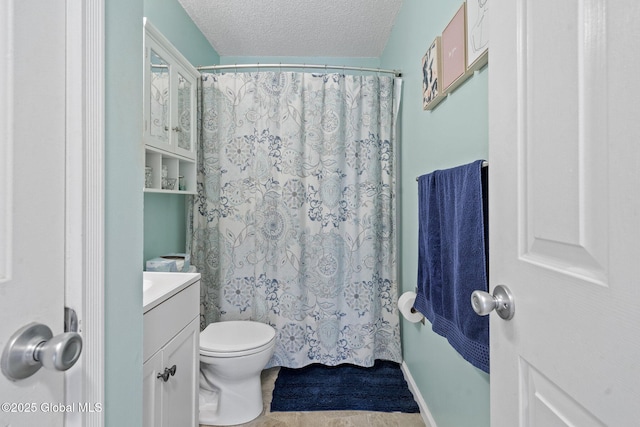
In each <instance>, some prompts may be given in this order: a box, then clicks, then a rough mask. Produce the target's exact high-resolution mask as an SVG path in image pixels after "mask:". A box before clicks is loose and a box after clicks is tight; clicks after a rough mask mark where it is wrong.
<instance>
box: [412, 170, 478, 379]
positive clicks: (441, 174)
mask: <svg viewBox="0 0 640 427" xmlns="http://www.w3.org/2000/svg"><path fill="white" fill-rule="evenodd" d="M418 191H419V194H418V211H419V218H418V222H419V224H418V225H419V227H418V287H417V297H416V301H415V303H414V308H415V309H416V310H418V311H420V312H421V313H422V314H424V316H425V317H426V318H427V319H429V321H430V322H431V324H432V328H433V331H434V332H436V333H438V334H440V335H442V336H444V337H445V338H447V340H448V341H449V343H450V344H451V345H452V346H453V348H455V349H456V350H457V351H458V352H459V353H460V354H461V355H462V357H464V358H465V359H466V360H468V361H469V362H470V363H471V364H472V365H474V366H475V367H477V368H479V369H482V370H483V371H485V372H489V318H488V316H478V315H477V314H476V313H475V312H474V311H473V308H472V307H471V293H472V292H473V291H475V290H477V289H479V290H483V291H486V290H487V288H488V284H487V268H488V267H487V256H486V245H485V242H486V235H485V232H486V228H485V218H484V217H485V216H486V210H485V207H486V203H485V202H483V198H484V197H486V192H483V176H482V160H478V161H475V162H473V163H470V164H468V165H463V166H458V167H456V168H452V169H446V170H439V171H435V172H433V173H430V174H427V175H423V176H421V177H419V178H418Z"/></svg>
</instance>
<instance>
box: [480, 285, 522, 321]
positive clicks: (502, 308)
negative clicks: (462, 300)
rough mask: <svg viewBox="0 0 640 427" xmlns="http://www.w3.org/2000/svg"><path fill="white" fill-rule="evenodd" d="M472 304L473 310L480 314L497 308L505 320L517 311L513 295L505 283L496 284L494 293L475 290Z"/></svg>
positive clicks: (484, 314) (482, 314)
mask: <svg viewBox="0 0 640 427" xmlns="http://www.w3.org/2000/svg"><path fill="white" fill-rule="evenodd" d="M471 305H472V306H473V311H475V312H476V313H478V314H479V315H480V316H486V315H487V314H489V313H491V312H492V311H493V310H495V311H496V313H498V316H500V317H501V318H503V319H504V320H511V319H512V318H513V315H514V313H515V311H516V308H515V303H514V301H513V295H512V294H511V291H509V288H507V287H506V286H504V285H498V286H496V287H495V288H494V289H493V295H491V294H490V293H488V292H484V291H473V293H472V294H471Z"/></svg>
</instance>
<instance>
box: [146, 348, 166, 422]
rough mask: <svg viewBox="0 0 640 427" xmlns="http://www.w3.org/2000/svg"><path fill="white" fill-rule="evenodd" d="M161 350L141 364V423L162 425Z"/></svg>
mask: <svg viewBox="0 0 640 427" xmlns="http://www.w3.org/2000/svg"><path fill="white" fill-rule="evenodd" d="M162 371H163V366H162V352H161V351H159V352H158V353H156V354H155V356H153V357H152V358H150V359H149V360H147V361H146V362H145V363H144V365H142V396H143V405H142V425H143V426H144V427H158V426H161V425H162V379H159V378H158V374H159V373H162Z"/></svg>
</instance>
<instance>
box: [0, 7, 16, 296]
mask: <svg viewBox="0 0 640 427" xmlns="http://www.w3.org/2000/svg"><path fill="white" fill-rule="evenodd" d="M12 7H13V3H12V2H9V1H6V2H2V3H1V4H0V29H1V30H0V57H2V58H6V60H5V61H2V63H1V64H0V284H2V283H3V282H6V281H9V280H11V259H12V257H11V253H12V246H13V128H12V123H13V109H12V108H11V104H12V102H13V54H12V52H11V50H12V45H13V41H12V40H11V37H12V34H13V13H12V11H11V8H12Z"/></svg>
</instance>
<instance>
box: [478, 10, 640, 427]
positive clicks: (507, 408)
mask: <svg viewBox="0 0 640 427" xmlns="http://www.w3.org/2000/svg"><path fill="white" fill-rule="evenodd" d="M491 14H492V16H491V20H492V25H491V47H490V60H489V62H490V65H489V67H490V68H489V94H490V95H489V121H490V128H489V129H490V130H489V141H490V155H489V158H490V189H489V194H490V215H489V216H490V254H491V257H490V258H491V266H490V273H491V279H490V282H491V285H492V287H493V286H496V285H498V284H504V285H506V286H508V287H509V288H510V289H511V291H512V293H513V295H514V299H515V316H514V317H513V319H512V320H511V321H505V320H502V319H500V318H499V317H498V316H497V315H495V314H491V321H490V322H491V326H490V327H491V425H492V427H513V426H536V427H556V426H576V427H585V426H620V427H628V426H637V425H640V79H638V73H639V71H640V50H639V49H638V41H639V40H640V38H639V36H640V31H639V28H640V27H638V22H640V5H639V4H638V3H637V1H636V0H615V1H606V0H584V1H578V0H572V1H568V0H567V1H564V0H563V1H557V0H492V2H491Z"/></svg>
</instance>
